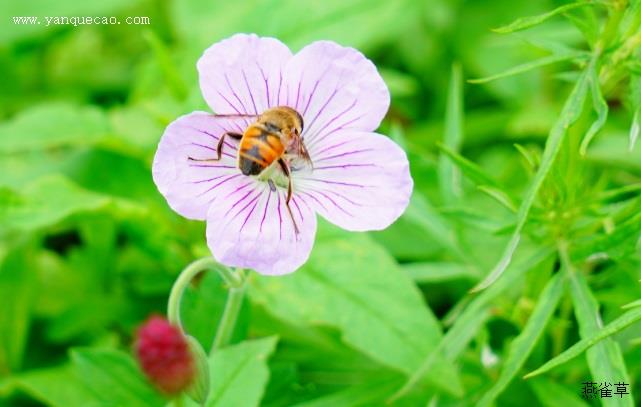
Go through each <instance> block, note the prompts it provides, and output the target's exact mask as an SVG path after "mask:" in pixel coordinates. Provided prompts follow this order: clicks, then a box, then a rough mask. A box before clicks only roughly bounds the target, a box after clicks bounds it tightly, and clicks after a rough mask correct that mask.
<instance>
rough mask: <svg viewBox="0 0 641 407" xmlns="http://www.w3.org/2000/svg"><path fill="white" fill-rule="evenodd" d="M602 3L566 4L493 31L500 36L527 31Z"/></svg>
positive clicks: (579, 2)
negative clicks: (558, 17) (575, 10)
mask: <svg viewBox="0 0 641 407" xmlns="http://www.w3.org/2000/svg"><path fill="white" fill-rule="evenodd" d="M600 3H601V2H598V1H589V0H588V1H577V2H575V3H570V4H565V5H563V6H560V7H557V8H555V9H554V10H552V11H548V12H547V13H543V14H539V15H536V16H530V17H523V18H519V19H517V20H515V21H513V22H512V23H510V24H508V25H505V26H503V27H499V28H495V29H493V30H492V31H494V32H496V33H499V34H509V33H512V32H515V31H521V30H525V29H528V28H531V27H534V26H536V25H539V24H541V23H543V22H545V21H546V20H548V19H550V18H552V17H554V16H557V15H559V14H563V13H566V12H568V11H571V10H574V9H575V8H578V7H583V6H589V5H593V4H600Z"/></svg>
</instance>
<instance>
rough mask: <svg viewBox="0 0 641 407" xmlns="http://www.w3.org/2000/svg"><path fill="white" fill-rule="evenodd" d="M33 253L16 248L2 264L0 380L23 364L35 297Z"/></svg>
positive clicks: (0, 265)
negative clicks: (31, 258)
mask: <svg viewBox="0 0 641 407" xmlns="http://www.w3.org/2000/svg"><path fill="white" fill-rule="evenodd" d="M30 257H31V254H30V252H29V251H28V250H27V249H25V248H12V251H10V252H9V253H8V254H7V255H6V257H5V258H4V259H2V264H0V298H2V312H0V377H1V376H3V375H5V374H8V373H10V372H11V371H14V370H16V369H18V368H20V366H21V365H22V358H23V355H24V351H25V347H26V343H27V335H28V332H29V325H30V322H31V306H32V304H31V303H32V299H33V298H34V294H35V290H34V288H35V287H34V283H35V279H34V277H35V276H34V274H33V271H32V269H31V267H30V262H29V258H30Z"/></svg>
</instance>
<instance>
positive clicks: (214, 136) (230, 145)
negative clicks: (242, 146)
mask: <svg viewBox="0 0 641 407" xmlns="http://www.w3.org/2000/svg"><path fill="white" fill-rule="evenodd" d="M190 129H192V130H196V131H197V132H199V133H202V134H206V135H208V136H209V137H211V138H213V139H214V140H216V142H218V140H220V137H219V136H216V135H215V134H211V133H210V132H208V131H207V130H202V129H199V128H197V127H190ZM223 144H224V145H226V146H227V147H229V148H233V149H234V150H236V149H237V148H236V146H234V145H233V144H230V143H229V142H228V141H223Z"/></svg>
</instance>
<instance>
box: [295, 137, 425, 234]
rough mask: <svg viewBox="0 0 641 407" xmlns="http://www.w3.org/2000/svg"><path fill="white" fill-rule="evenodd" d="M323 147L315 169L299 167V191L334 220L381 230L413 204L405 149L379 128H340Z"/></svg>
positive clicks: (351, 227) (355, 228)
mask: <svg viewBox="0 0 641 407" xmlns="http://www.w3.org/2000/svg"><path fill="white" fill-rule="evenodd" d="M321 144H322V145H321V146H318V150H317V154H316V155H315V157H314V169H313V171H311V172H310V171H301V172H294V173H293V176H294V191H295V192H294V193H295V195H296V196H297V197H299V199H302V200H303V201H304V202H307V203H308V204H309V205H310V206H312V207H313V208H314V209H315V210H316V211H317V212H318V213H319V214H320V215H321V216H323V217H324V218H325V219H327V220H328V221H330V222H332V223H334V224H336V225H338V226H340V227H342V228H343V229H347V230H352V231H365V230H380V229H384V228H386V227H387V226H389V225H390V224H391V223H392V222H394V221H395V220H396V219H397V218H398V217H399V216H400V215H401V214H402V213H403V212H404V211H405V208H407V205H408V203H409V199H410V195H411V194H412V188H413V181H412V177H411V176H410V172H409V163H408V161H407V155H406V154H405V152H404V151H403V150H402V149H401V148H400V147H399V146H398V145H397V144H396V143H394V142H393V141H392V140H390V139H389V138H387V137H385V136H381V135H379V134H375V133H369V132H358V131H341V132H337V133H336V135H335V136H334V137H332V140H331V142H330V143H327V142H323V143H321Z"/></svg>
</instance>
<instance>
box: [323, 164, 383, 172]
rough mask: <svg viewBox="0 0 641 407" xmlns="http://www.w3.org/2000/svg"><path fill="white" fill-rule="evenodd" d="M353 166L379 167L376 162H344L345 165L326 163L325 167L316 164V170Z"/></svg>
mask: <svg viewBox="0 0 641 407" xmlns="http://www.w3.org/2000/svg"><path fill="white" fill-rule="evenodd" d="M352 167H378V165H376V164H343V165H326V166H324V167H316V166H314V171H316V170H330V169H333V168H352Z"/></svg>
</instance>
